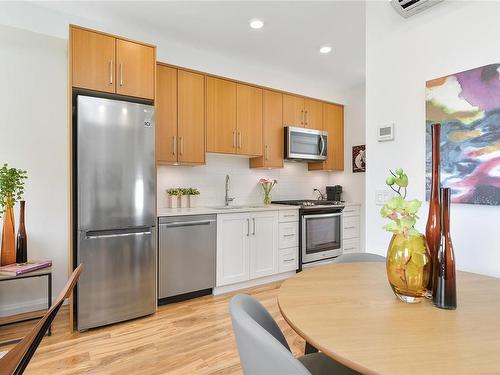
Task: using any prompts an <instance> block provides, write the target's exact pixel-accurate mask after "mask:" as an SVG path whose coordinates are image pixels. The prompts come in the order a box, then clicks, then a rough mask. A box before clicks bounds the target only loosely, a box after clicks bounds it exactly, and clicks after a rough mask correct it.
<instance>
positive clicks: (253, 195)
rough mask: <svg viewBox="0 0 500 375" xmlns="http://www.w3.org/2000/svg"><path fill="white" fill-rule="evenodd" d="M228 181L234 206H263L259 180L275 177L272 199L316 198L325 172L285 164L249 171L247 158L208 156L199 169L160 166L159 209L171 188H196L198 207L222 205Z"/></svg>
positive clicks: (323, 182)
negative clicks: (227, 176) (199, 193)
mask: <svg viewBox="0 0 500 375" xmlns="http://www.w3.org/2000/svg"><path fill="white" fill-rule="evenodd" d="M227 174H228V175H229V176H230V178H231V183H230V196H231V197H236V199H235V201H234V202H233V204H236V205H238V204H248V203H262V202H263V197H264V195H263V193H262V188H261V187H260V186H259V185H258V183H257V181H258V180H259V179H260V178H263V177H266V178H274V179H276V180H277V181H278V184H277V185H276V186H275V187H274V189H273V191H272V194H271V196H272V199H273V200H284V199H306V198H307V199H316V198H317V197H318V195H317V194H313V189H314V188H318V189H321V191H323V192H324V190H325V186H326V185H327V184H328V172H321V171H320V172H315V171H314V172H309V171H308V170H307V163H300V162H299V163H295V162H285V167H284V168H283V169H271V170H266V169H249V168H248V158H244V157H239V156H227V155H218V154H207V164H206V165H204V166H199V167H181V166H160V167H159V168H158V207H161V208H164V207H168V203H167V195H166V193H165V190H166V189H168V188H170V187H196V188H198V189H200V191H201V195H200V198H199V202H198V203H199V205H201V206H218V205H223V204H224V192H225V190H224V187H225V178H226V175H227Z"/></svg>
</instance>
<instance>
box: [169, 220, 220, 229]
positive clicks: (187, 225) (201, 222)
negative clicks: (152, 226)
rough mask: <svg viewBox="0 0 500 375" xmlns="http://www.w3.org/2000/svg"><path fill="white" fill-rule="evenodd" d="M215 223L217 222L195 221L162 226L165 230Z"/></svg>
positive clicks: (176, 222)
mask: <svg viewBox="0 0 500 375" xmlns="http://www.w3.org/2000/svg"><path fill="white" fill-rule="evenodd" d="M212 223H215V220H195V221H174V222H172V223H166V224H160V226H164V227H165V228H180V227H193V226H196V225H210V224H212Z"/></svg>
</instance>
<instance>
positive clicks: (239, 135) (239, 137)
mask: <svg viewBox="0 0 500 375" xmlns="http://www.w3.org/2000/svg"><path fill="white" fill-rule="evenodd" d="M238 148H241V132H240V131H238Z"/></svg>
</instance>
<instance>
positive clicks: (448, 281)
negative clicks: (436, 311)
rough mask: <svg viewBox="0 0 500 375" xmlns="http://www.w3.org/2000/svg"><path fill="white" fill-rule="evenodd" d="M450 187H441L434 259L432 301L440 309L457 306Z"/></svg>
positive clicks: (452, 308)
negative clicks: (438, 229) (439, 230)
mask: <svg viewBox="0 0 500 375" xmlns="http://www.w3.org/2000/svg"><path fill="white" fill-rule="evenodd" d="M450 195H451V193H450V189H449V188H444V189H441V229H442V233H441V245H440V246H439V250H438V252H437V254H436V257H435V260H434V282H433V283H432V286H433V288H432V302H433V303H434V306H436V307H439V308H441V309H448V310H455V309H456V308H457V285H456V271H455V253H454V252H453V244H452V242H451V236H450Z"/></svg>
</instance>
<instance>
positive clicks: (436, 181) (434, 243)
mask: <svg viewBox="0 0 500 375" xmlns="http://www.w3.org/2000/svg"><path fill="white" fill-rule="evenodd" d="M431 134H432V180H431V193H430V197H429V215H428V217H427V225H426V227H425V238H426V240H427V247H428V248H429V254H430V257H431V259H432V261H434V259H435V257H436V254H437V252H438V250H439V243H440V241H441V207H440V203H439V188H440V185H441V183H440V178H441V173H440V168H439V164H440V161H441V155H440V150H439V147H440V143H441V141H440V138H441V124H432V128H431ZM433 268H434V267H431V269H433ZM433 280H434V277H433V276H432V272H431V277H430V278H429V284H428V286H427V289H428V290H429V291H431V290H432V282H433Z"/></svg>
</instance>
